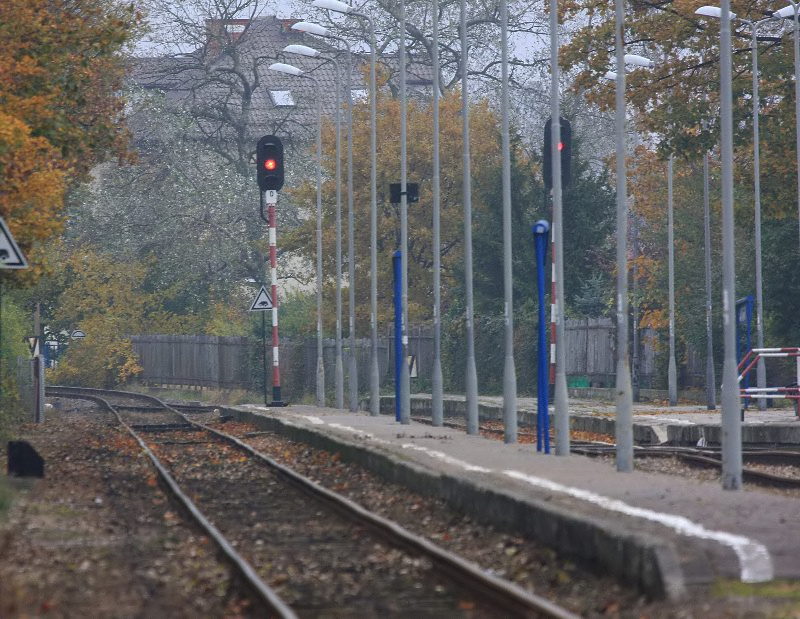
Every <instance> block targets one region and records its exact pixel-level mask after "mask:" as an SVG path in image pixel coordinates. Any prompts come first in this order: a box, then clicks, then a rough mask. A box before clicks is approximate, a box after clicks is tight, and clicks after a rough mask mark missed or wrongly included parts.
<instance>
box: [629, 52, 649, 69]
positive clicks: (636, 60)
mask: <svg viewBox="0 0 800 619" xmlns="http://www.w3.org/2000/svg"><path fill="white" fill-rule="evenodd" d="M625 64H632V65H636V66H637V67H647V68H648V69H652V68H653V67H654V66H656V63H655V62H653V61H652V60H650V59H649V58H645V57H644V56H640V55H639V54H625Z"/></svg>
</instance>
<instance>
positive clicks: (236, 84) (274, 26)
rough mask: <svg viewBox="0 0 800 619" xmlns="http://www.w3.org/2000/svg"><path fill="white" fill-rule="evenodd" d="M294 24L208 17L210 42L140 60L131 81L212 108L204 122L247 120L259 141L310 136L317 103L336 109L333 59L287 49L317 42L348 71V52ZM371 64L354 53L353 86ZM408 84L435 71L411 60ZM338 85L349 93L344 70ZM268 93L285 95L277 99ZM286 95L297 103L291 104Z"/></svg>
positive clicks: (328, 112) (361, 83)
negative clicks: (246, 97) (284, 67)
mask: <svg viewBox="0 0 800 619" xmlns="http://www.w3.org/2000/svg"><path fill="white" fill-rule="evenodd" d="M297 21H299V20H287V19H279V18H277V17H259V18H256V19H253V20H226V21H210V22H208V23H207V24H206V29H207V32H208V40H207V42H206V45H204V46H203V48H202V49H198V50H196V51H194V52H193V53H191V54H188V55H183V56H169V57H163V56H162V57H154V58H140V59H137V60H136V61H135V64H134V67H133V71H132V78H133V81H134V83H136V84H137V85H139V86H140V87H142V88H145V89H158V90H160V91H163V92H164V93H165V96H166V98H167V100H169V101H173V102H175V103H178V104H185V105H187V106H193V107H194V109H195V110H200V109H202V108H204V107H205V108H207V111H208V113H209V118H208V119H206V120H204V121H203V122H207V123H209V125H210V124H213V123H216V122H220V119H221V118H222V116H228V117H229V118H230V119H233V120H234V121H244V120H246V122H245V123H244V124H245V125H246V131H247V134H248V136H249V138H252V139H253V141H254V142H255V140H257V139H258V137H260V136H261V135H265V134H269V133H275V134H276V135H291V136H297V137H299V138H301V139H308V138H309V137H311V136H313V135H314V134H315V131H316V105H317V101H318V100H319V101H320V103H321V105H322V114H323V116H327V117H332V116H333V115H334V114H335V110H336V99H337V97H336V75H335V69H334V64H333V63H331V62H326V61H324V60H321V59H319V58H309V57H305V56H300V55H297V54H286V53H283V51H282V50H283V49H284V48H285V47H286V46H287V45H289V44H292V43H299V44H303V45H307V46H309V47H313V48H315V49H318V50H320V51H323V52H325V57H329V58H335V59H336V60H337V61H338V63H339V65H340V67H341V71H342V73H343V74H344V73H345V70H346V67H345V64H346V53H345V52H344V51H343V50H341V49H337V47H335V46H333V45H331V44H330V43H329V42H328V41H327V40H325V39H322V38H320V37H315V36H312V35H307V34H304V33H301V32H298V31H296V30H292V29H291V26H292V24H294V23H296V22H297ZM381 61H382V62H384V63H385V64H387V65H389V67H390V70H391V69H392V67H393V65H396V64H397V59H396V57H394V56H392V57H384V58H382V59H381ZM273 62H283V63H287V64H292V65H294V66H296V67H298V68H299V69H301V70H302V71H303V72H304V74H306V75H308V76H309V77H312V78H314V80H313V81H312V80H311V79H305V78H302V77H295V76H291V75H286V74H283V73H279V72H276V71H271V70H269V69H268V67H269V65H270V64H272V63H273ZM368 62H369V54H368V53H367V54H361V53H355V52H354V53H353V58H352V71H351V87H352V88H353V89H354V90H359V91H363V90H364V89H365V88H367V86H368V84H367V83H365V79H368V78H366V72H365V71H364V69H365V68H366V67H365V65H367V64H368ZM242 78H243V79H242ZM256 80H258V82H257V83H258V85H257V87H256V88H255V89H253V90H252V95H251V97H250V107H249V108H248V109H247V111H246V114H247V116H248V118H246V119H245V118H244V117H243V108H242V93H243V92H246V90H247V89H249V88H252V86H253V85H254V84H256ZM315 83H316V85H315ZM407 84H408V85H409V87H410V88H413V87H414V85H420V84H423V85H424V84H430V68H429V67H425V66H424V65H420V64H416V65H413V64H412V63H410V64H409V67H408V76H407ZM317 88H318V90H317ZM341 88H342V95H343V96H344V88H345V76H344V75H342V85H341ZM270 91H281V93H282V94H280V95H278V96H275V95H272V94H270ZM287 93H288V94H287ZM357 95H358V93H356V96H357ZM289 99H291V100H293V101H294V103H295V105H293V106H291V105H287V103H288V100H289ZM135 131H136V127H135V126H134V132H135Z"/></svg>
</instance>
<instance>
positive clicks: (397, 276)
mask: <svg viewBox="0 0 800 619" xmlns="http://www.w3.org/2000/svg"><path fill="white" fill-rule="evenodd" d="M402 260H403V252H401V251H400V250H399V249H398V250H397V251H396V252H394V255H392V267H393V271H394V418H395V421H400V420H401V416H400V410H401V409H400V405H401V402H400V399H401V396H402V393H401V385H402V374H401V372H402V371H403V370H404V369H405V368H404V366H403V363H404V361H403V262H402Z"/></svg>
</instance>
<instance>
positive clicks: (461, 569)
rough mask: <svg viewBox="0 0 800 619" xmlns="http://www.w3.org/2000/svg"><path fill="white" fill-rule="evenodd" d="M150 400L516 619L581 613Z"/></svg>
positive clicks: (563, 618) (562, 618)
mask: <svg viewBox="0 0 800 619" xmlns="http://www.w3.org/2000/svg"><path fill="white" fill-rule="evenodd" d="M58 389H60V388H51V389H50V390H49V391H52V395H56V394H57V393H58ZM70 390H71V391H72V392H73V393H75V394H76V397H77V394H78V393H79V392H80V390H79V389H77V388H70ZM92 391H93V392H96V393H101V392H103V391H102V390H92ZM106 393H108V392H106ZM113 393H114V394H115V395H119V396H122V397H135V396H136V395H138V394H134V393H131V392H121V391H120V392H113ZM89 395H93V394H89ZM145 397H146V398H148V399H149V400H150V401H151V402H158V403H159V404H160V405H161V406H162V407H163V408H164V409H166V410H169V411H171V412H173V413H174V414H176V415H178V416H180V417H181V418H183V419H184V421H186V422H187V423H189V424H191V425H193V426H195V427H197V428H200V429H202V430H204V431H206V432H209V433H211V434H213V435H215V436H217V437H219V438H221V439H223V440H225V441H227V442H229V443H230V444H231V445H233V446H235V447H237V448H238V449H241V450H242V451H244V452H246V453H247V454H249V455H250V456H252V457H254V458H255V459H257V460H258V461H260V462H261V463H262V464H265V465H266V466H268V467H270V468H271V469H272V470H273V471H275V473H276V474H278V475H280V476H281V477H282V478H283V479H285V480H286V481H287V482H288V483H290V484H291V485H292V486H294V487H295V488H297V489H299V490H301V491H303V492H304V493H306V494H307V495H309V496H311V497H312V498H314V499H316V500H319V501H321V502H324V503H325V504H327V505H328V506H330V507H331V508H333V509H334V510H336V511H337V512H339V513H340V514H342V515H343V516H345V517H347V518H349V519H352V520H354V521H356V522H358V523H359V524H361V525H363V526H365V527H368V528H369V529H370V530H372V531H373V532H374V533H376V534H377V535H379V536H381V537H382V538H383V539H385V540H386V541H387V542H388V543H390V544H392V545H394V546H395V547H399V548H402V549H403V550H405V551H407V552H410V553H413V554H416V555H421V556H423V557H425V558H427V559H428V560H430V561H431V562H432V563H434V564H435V565H436V566H437V567H439V568H440V569H441V570H442V571H443V572H446V573H447V574H448V576H449V577H450V578H452V579H453V580H454V581H457V582H458V583H459V584H461V585H462V586H464V587H466V588H467V590H469V591H473V592H479V593H478V595H480V596H482V597H483V598H484V599H485V600H490V601H491V602H492V603H493V604H495V605H497V606H498V607H500V608H503V609H504V610H506V611H508V612H509V613H513V614H514V615H515V616H521V617H552V618H554V619H575V618H576V617H577V615H575V614H573V613H571V612H569V611H568V610H566V609H564V608H562V607H560V606H558V605H557V604H554V603H552V602H550V601H549V600H546V599H544V598H542V597H540V596H538V595H535V594H532V593H529V592H528V591H526V590H525V589H523V588H522V587H519V586H518V585H516V584H514V583H512V582H510V581H507V580H503V579H502V578H499V577H497V576H494V575H493V574H491V573H489V572H486V571H484V570H483V569H481V568H480V567H479V566H478V565H476V564H474V563H472V562H470V561H467V560H466V559H464V558H462V557H460V556H458V555H456V554H454V553H451V552H449V551H447V550H445V549H443V548H441V547H440V546H437V545H436V544H433V543H432V542H430V541H428V540H427V539H425V538H424V537H421V536H419V535H416V534H414V533H412V532H410V531H408V530H407V529H405V528H403V527H402V526H400V525H399V524H397V523H395V522H393V521H391V520H388V519H386V518H383V517H382V516H379V515H377V514H375V513H373V512H370V511H369V510H367V509H365V508H363V507H361V506H360V505H358V504H357V503H355V502H353V501H351V500H350V499H347V498H345V497H343V496H341V495H339V494H337V493H335V492H333V491H331V490H328V489H327V488H324V487H322V486H321V485H319V484H317V483H315V482H313V481H311V480H310V479H308V478H306V477H304V476H302V475H300V474H299V473H297V472H295V471H293V470H292V469H290V468H288V467H286V466H284V465H282V464H280V463H278V462H276V461H275V460H273V459H272V458H270V457H268V456H266V455H265V454H263V453H261V452H259V451H256V450H255V449H254V448H252V447H251V446H250V445H248V444H247V443H245V442H243V441H241V440H240V439H238V438H236V437H235V436H231V435H230V434H227V433H225V432H222V431H220V430H217V429H216V428H212V427H210V426H207V425H205V424H203V423H200V422H198V421H195V420H192V419H191V418H189V417H187V416H186V415H184V414H183V413H182V412H180V411H179V410H176V409H175V408H173V407H172V406H170V405H168V404H166V403H164V402H162V401H161V400H158V399H157V398H154V397H153V396H145ZM87 399H88V398H87ZM97 399H98V400H99V399H101V398H99V397H97ZM123 424H124V422H123ZM137 440H138V441H139V442H140V444H142V445H143V442H142V441H141V439H139V438H138V437H137ZM145 449H146V447H145ZM148 451H149V450H148ZM152 458H155V456H152V457H151V459H152ZM173 483H174V482H173ZM187 500H188V498H187ZM195 509H196V508H195ZM198 514H199V512H198ZM201 516H202V515H201ZM209 524H210V523H209ZM211 526H213V525H211Z"/></svg>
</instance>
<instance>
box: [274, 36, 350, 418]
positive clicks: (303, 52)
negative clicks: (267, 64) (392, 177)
mask: <svg viewBox="0 0 800 619" xmlns="http://www.w3.org/2000/svg"><path fill="white" fill-rule="evenodd" d="M283 51H284V52H287V53H289V54H298V55H300V56H306V57H309V58H319V59H320V60H323V61H325V62H330V63H332V64H333V66H334V69H335V71H336V80H335V83H336V239H337V247H336V250H337V251H336V265H337V267H336V275H337V288H336V292H337V305H336V307H337V310H338V312H339V313H338V314H337V319H338V321H339V322H341V307H342V305H341V293H342V287H341V275H342V271H341V264H342V262H341V260H342V248H341V238H342V166H341V157H340V152H341V143H342V123H341V114H340V108H341V86H340V79H339V63H338V62H337V61H336V60H335V59H333V58H325V57H324V56H322V52H320V51H319V50H316V49H314V48H313V47H308V46H307V45H297V44H292V45H287V46H286V47H284V48H283ZM317 218H318V219H319V221H318V222H317V278H318V279H319V280H321V279H322V221H321V220H322V211H321V209H319V210H318V212H317ZM317 312H318V313H319V314H320V315H321V314H322V287H321V286H319V287H318V289H317ZM339 351H340V352H341V341H339ZM317 374H318V375H320V374H321V375H322V377H323V378H322V385H323V389H322V393H320V388H319V384H318V386H317V402H320V401H321V402H322V404H320V406H324V402H325V390H324V383H325V378H324V377H325V365H324V363H323V355H322V342H321V338H320V342H319V343H318V344H317ZM318 383H319V381H318ZM339 408H341V406H339Z"/></svg>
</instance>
